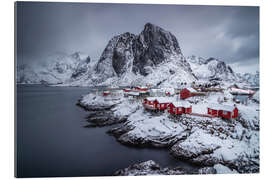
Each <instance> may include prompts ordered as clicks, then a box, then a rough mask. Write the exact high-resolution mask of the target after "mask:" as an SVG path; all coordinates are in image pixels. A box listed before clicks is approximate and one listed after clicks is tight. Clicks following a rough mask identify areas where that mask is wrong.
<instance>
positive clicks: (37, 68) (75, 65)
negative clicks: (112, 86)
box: [17, 52, 91, 84]
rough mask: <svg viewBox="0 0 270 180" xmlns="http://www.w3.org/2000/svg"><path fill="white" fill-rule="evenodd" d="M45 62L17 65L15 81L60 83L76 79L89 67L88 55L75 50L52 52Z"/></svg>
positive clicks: (24, 82) (23, 82)
mask: <svg viewBox="0 0 270 180" xmlns="http://www.w3.org/2000/svg"><path fill="white" fill-rule="evenodd" d="M45 61H46V62H45V63H44V64H42V63H36V64H31V65H22V66H19V67H17V83H22V84H41V83H42V84H62V83H67V82H71V81H76V80H78V79H79V78H80V77H82V75H83V74H85V73H86V72H88V71H89V70H90V69H91V66H90V64H91V63H90V62H91V59H90V57H89V56H88V55H85V54H83V53H80V52H75V53H73V54H71V55H67V54H64V53H57V54H53V55H51V56H49V57H47V58H46V60H45Z"/></svg>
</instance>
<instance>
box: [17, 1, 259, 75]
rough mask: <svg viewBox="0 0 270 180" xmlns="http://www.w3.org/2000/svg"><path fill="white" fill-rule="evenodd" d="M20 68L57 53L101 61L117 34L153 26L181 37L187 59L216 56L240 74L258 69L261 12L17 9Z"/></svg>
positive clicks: (67, 6)
mask: <svg viewBox="0 0 270 180" xmlns="http://www.w3.org/2000/svg"><path fill="white" fill-rule="evenodd" d="M17 5H18V6H17V40H18V41H17V43H18V51H17V52H18V63H19V64H20V63H31V62H33V61H42V59H44V57H46V56H48V55H51V54H53V53H55V52H66V53H70V54H71V53H73V52H75V51H81V52H85V53H87V54H89V55H90V57H91V59H94V60H97V59H99V57H100V55H101V53H102V51H103V50H104V48H105V46H106V45H107V43H108V41H109V40H110V39H111V38H112V37H113V36H115V35H118V34H121V33H124V32H131V33H134V34H139V33H140V32H141V31H142V30H143V27H144V24H145V23H147V22H151V23H153V24H156V25H158V26H160V27H162V28H164V29H166V30H168V31H170V32H171V33H172V34H174V35H175V36H176V38H177V39H178V42H179V45H180V47H181V49H182V52H183V54H184V55H185V56H190V55H197V56H201V57H204V58H208V57H216V58H219V59H221V60H223V61H225V62H227V63H229V64H232V66H233V68H234V69H235V70H237V71H241V72H244V71H247V72H251V73H253V72H255V71H256V70H258V69H259V8H258V7H239V6H235V7H228V6H227V7H224V6H183V5H128V4H92V3H30V2H23V3H22V2H20V3H18V4H17Z"/></svg>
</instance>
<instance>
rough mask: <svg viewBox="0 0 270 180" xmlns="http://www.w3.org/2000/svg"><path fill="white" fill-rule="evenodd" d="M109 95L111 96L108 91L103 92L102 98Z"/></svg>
mask: <svg viewBox="0 0 270 180" xmlns="http://www.w3.org/2000/svg"><path fill="white" fill-rule="evenodd" d="M110 94H111V92H110V91H104V92H103V96H108V95H110Z"/></svg>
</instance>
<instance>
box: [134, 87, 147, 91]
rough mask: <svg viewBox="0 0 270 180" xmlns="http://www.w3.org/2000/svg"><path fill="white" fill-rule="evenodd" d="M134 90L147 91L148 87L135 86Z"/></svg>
mask: <svg viewBox="0 0 270 180" xmlns="http://www.w3.org/2000/svg"><path fill="white" fill-rule="evenodd" d="M135 90H137V91H147V90H148V88H147V87H135Z"/></svg>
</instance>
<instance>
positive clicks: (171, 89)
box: [164, 88, 174, 94]
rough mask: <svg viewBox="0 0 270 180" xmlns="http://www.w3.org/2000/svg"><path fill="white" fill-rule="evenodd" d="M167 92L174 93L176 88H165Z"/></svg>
mask: <svg viewBox="0 0 270 180" xmlns="http://www.w3.org/2000/svg"><path fill="white" fill-rule="evenodd" d="M164 90H165V92H167V93H168V92H169V93H171V94H174V88H164Z"/></svg>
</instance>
